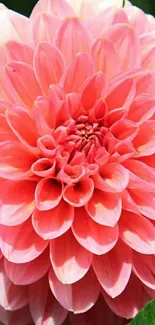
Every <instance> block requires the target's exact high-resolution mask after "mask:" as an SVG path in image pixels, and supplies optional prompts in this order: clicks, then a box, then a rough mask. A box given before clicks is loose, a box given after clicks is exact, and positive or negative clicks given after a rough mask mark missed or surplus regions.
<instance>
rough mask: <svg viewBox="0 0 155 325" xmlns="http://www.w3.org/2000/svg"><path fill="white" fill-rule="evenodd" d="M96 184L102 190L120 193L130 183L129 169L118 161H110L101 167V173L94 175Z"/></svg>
mask: <svg viewBox="0 0 155 325" xmlns="http://www.w3.org/2000/svg"><path fill="white" fill-rule="evenodd" d="M93 180H94V185H95V187H96V188H98V189H100V190H101V191H105V192H109V193H120V192H122V191H123V190H124V189H125V188H126V187H127V185H128V182H129V175H128V171H127V170H126V169H125V168H124V167H123V166H121V165H120V164H117V163H109V164H107V165H104V166H103V167H101V168H100V170H99V174H95V175H94V176H93Z"/></svg>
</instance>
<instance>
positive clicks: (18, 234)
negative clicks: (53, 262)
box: [0, 219, 48, 264]
mask: <svg viewBox="0 0 155 325" xmlns="http://www.w3.org/2000/svg"><path fill="white" fill-rule="evenodd" d="M0 242H1V250H2V253H3V255H4V256H5V257H6V259H7V260H8V261H10V262H13V263H17V264H21V263H27V262H30V261H32V260H34V259H35V258H36V257H38V256H39V255H40V254H41V253H42V252H43V251H44V250H45V248H46V247H47V245H48V241H45V240H43V239H42V238H41V237H39V236H38V235H37V234H36V232H35V231H34V230H33V228H32V224H31V220H30V219H29V220H27V221H25V222H24V223H22V224H21V225H18V226H14V227H11V226H9V227H7V226H2V225H0Z"/></svg>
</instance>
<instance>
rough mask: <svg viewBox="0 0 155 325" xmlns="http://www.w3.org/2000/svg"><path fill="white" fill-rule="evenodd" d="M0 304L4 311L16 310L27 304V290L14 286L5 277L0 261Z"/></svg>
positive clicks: (0, 261) (1, 261)
mask: <svg viewBox="0 0 155 325" xmlns="http://www.w3.org/2000/svg"><path fill="white" fill-rule="evenodd" d="M0 286H1V291H0V304H1V306H2V307H3V308H4V309H6V310H18V309H20V308H22V307H24V306H26V305H27V303H28V296H27V288H26V287H22V286H16V285H14V284H13V283H12V282H11V281H10V280H9V278H8V277H7V275H6V273H5V270H4V266H3V260H2V259H1V260H0Z"/></svg>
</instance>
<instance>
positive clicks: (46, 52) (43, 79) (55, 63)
mask: <svg viewBox="0 0 155 325" xmlns="http://www.w3.org/2000/svg"><path fill="white" fill-rule="evenodd" d="M64 68H65V64H64V59H63V56H62V54H61V52H60V51H59V50H58V49H57V48H56V47H54V46H53V45H52V44H50V43H46V42H42V43H40V44H39V45H38V46H37V48H36V50H35V53H34V70H35V74H36V76H37V79H38V81H39V84H40V86H41V89H42V91H43V93H44V94H45V95H47V94H48V89H49V86H50V85H51V84H57V83H58V82H59V80H60V78H61V76H62V74H63V72H64Z"/></svg>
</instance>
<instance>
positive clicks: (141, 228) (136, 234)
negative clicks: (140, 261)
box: [119, 211, 155, 254]
mask: <svg viewBox="0 0 155 325" xmlns="http://www.w3.org/2000/svg"><path fill="white" fill-rule="evenodd" d="M119 230H120V237H121V238H122V240H123V241H124V242H125V243H126V244H127V245H129V246H130V247H131V248H132V249H133V250H135V251H137V252H139V253H142V254H155V227H154V226H153V225H152V223H151V222H150V221H148V220H147V219H146V218H144V217H143V216H141V215H138V214H134V213H132V212H128V211H123V213H122V216H121V218H120V220H119Z"/></svg>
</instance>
